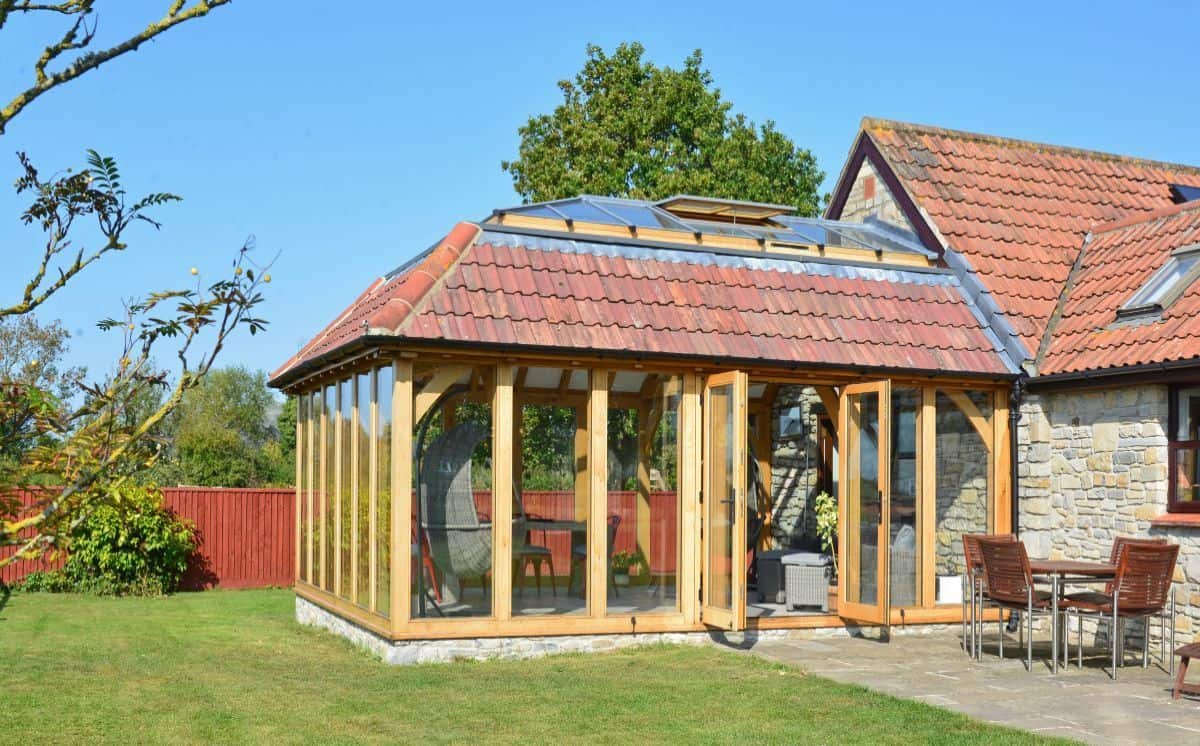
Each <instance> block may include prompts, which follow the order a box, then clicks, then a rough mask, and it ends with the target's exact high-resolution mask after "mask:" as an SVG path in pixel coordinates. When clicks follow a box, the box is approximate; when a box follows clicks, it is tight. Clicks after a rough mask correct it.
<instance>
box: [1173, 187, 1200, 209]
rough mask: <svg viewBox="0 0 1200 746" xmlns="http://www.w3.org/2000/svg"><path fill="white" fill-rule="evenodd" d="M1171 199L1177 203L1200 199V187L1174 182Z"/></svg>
mask: <svg viewBox="0 0 1200 746" xmlns="http://www.w3.org/2000/svg"><path fill="white" fill-rule="evenodd" d="M1171 199H1172V200H1173V201H1174V202H1175V204H1183V203H1184V202H1193V201H1195V200H1198V199H1200V187H1198V186H1188V185H1187V184H1172V185H1171Z"/></svg>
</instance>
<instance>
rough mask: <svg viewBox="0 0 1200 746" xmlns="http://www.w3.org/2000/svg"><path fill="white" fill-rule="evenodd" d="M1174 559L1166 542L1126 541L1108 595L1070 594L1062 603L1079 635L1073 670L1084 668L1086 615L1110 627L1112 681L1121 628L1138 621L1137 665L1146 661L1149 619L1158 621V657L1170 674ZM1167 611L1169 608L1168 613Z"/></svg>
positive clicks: (1120, 645) (1176, 553) (1172, 665)
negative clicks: (1141, 626)
mask: <svg viewBox="0 0 1200 746" xmlns="http://www.w3.org/2000/svg"><path fill="white" fill-rule="evenodd" d="M1178 558H1179V546H1178V545H1176V544H1167V543H1165V542H1148V541H1144V540H1142V541H1137V542H1136V543H1135V542H1133V541H1128V540H1126V541H1125V542H1123V544H1122V546H1121V548H1120V550H1119V553H1118V558H1117V574H1116V578H1115V579H1114V580H1113V581H1112V583H1111V584H1110V585H1111V589H1112V590H1111V591H1110V592H1108V593H1101V592H1098V591H1090V592H1085V593H1069V594H1067V595H1066V596H1065V597H1064V598H1063V601H1062V604H1063V605H1064V606H1065V607H1066V608H1067V609H1069V610H1070V611H1072V612H1074V614H1075V619H1076V624H1077V627H1078V630H1079V647H1078V665H1079V666H1080V667H1082V666H1083V615H1084V614H1089V615H1092V616H1095V617H1097V618H1098V619H1104V620H1106V621H1108V622H1109V647H1110V650H1111V653H1112V671H1111V676H1112V678H1113V679H1116V678H1117V666H1118V665H1120V663H1121V660H1120V659H1121V658H1123V657H1124V656H1119V653H1120V651H1121V649H1122V648H1123V643H1124V635H1123V634H1122V633H1123V631H1124V630H1123V627H1124V623H1123V622H1124V620H1126V619H1142V620H1143V622H1144V624H1145V628H1144V632H1143V634H1142V666H1143V667H1145V666H1146V665H1148V663H1149V657H1150V618H1151V617H1156V616H1157V617H1158V618H1159V620H1160V622H1161V635H1162V640H1161V648H1162V650H1161V655H1162V657H1163V658H1164V659H1169V661H1170V662H1169V663H1168V665H1169V666H1170V670H1171V672H1172V673H1174V671H1175V657H1174V656H1172V655H1168V651H1169V650H1174V648H1175V594H1174V593H1172V589H1171V580H1172V578H1173V577H1174V575H1175V561H1176V560H1177V559H1178ZM1168 606H1169V609H1168ZM1168 623H1169V624H1170V626H1171V647H1170V648H1167V630H1166V626H1167V624H1168Z"/></svg>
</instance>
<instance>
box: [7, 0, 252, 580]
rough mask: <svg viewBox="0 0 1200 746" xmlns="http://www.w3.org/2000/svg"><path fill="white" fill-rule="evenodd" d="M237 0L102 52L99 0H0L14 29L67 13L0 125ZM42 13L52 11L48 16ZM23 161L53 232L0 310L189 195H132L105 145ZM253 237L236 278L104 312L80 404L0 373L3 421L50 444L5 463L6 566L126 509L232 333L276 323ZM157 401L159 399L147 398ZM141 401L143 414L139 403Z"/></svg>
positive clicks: (209, 3) (39, 212)
mask: <svg viewBox="0 0 1200 746" xmlns="http://www.w3.org/2000/svg"><path fill="white" fill-rule="evenodd" d="M164 2H165V0H164ZM228 2H229V0H196V2H194V3H190V4H189V3H188V2H187V0H170V2H169V3H168V4H167V8H166V10H165V12H164V14H163V16H162V17H160V18H159V19H158V20H155V21H153V22H151V23H149V24H147V25H146V27H145V28H143V29H142V30H141V31H138V32H136V33H133V34H132V35H130V36H129V37H127V38H126V39H124V40H123V41H120V42H118V43H116V44H114V45H113V46H111V47H107V48H103V49H97V48H92V42H93V40H94V38H95V30H96V24H95V21H94V18H93V15H92V14H93V10H94V7H93V6H94V5H95V2H94V0H63V1H62V2H49V3H35V2H30V1H28V0H0V31H10V32H11V31H13V28H12V27H10V26H9V25H8V24H10V23H12V22H13V21H14V19H16V18H18V17H22V16H28V17H32V18H33V19H34V23H33V24H31V27H32V28H33V29H37V30H40V29H44V28H49V27H50V23H53V22H54V21H55V19H58V20H63V21H65V27H64V31H63V33H62V34H61V36H57V37H53V38H51V39H50V40H48V42H47V44H46V46H45V47H44V51H43V52H42V53H41V55H40V56H39V57H38V58H37V59H36V60H33V61H32V62H26V63H24V64H22V63H21V62H20V61H18V60H7V61H11V62H12V63H14V65H15V66H17V67H18V69H25V68H30V69H32V73H33V81H32V82H31V84H30V85H29V86H28V87H26V88H24V89H23V90H20V91H18V92H17V93H16V94H15V95H14V96H13V97H12V98H11V99H9V101H8V103H7V104H0V134H3V133H4V131H5V128H6V127H7V125H8V124H9V123H10V122H11V121H12V120H13V119H14V118H15V117H17V116H18V115H20V114H21V113H23V112H24V111H26V109H27V107H28V106H29V105H30V104H32V103H33V102H34V101H36V100H37V99H38V98H39V97H41V96H42V95H44V94H45V93H47V92H49V91H51V90H54V89H56V88H58V87H60V86H62V85H64V84H66V83H68V82H70V81H72V80H74V79H76V78H78V77H80V76H81V75H83V74H84V73H87V72H90V71H92V70H95V69H96V68H97V67H99V66H100V65H101V64H103V63H104V62H107V61H109V60H112V59H114V58H116V57H118V56H120V55H123V54H126V53H128V52H131V51H133V50H135V49H137V48H138V47H139V46H140V45H141V44H142V43H144V42H146V41H148V40H150V39H153V38H156V37H157V36H159V35H160V34H162V33H164V32H166V31H167V30H169V29H171V28H174V27H175V26H177V25H179V24H181V23H184V22H187V21H189V20H193V19H196V18H200V17H203V16H204V15H206V14H208V13H209V12H211V11H212V10H213V9H214V8H216V7H218V6H221V5H225V4H227V3H228ZM38 17H44V18H45V21H42V22H38V21H37V18H38ZM20 33H26V34H28V33H29V31H28V30H22V31H21V32H20ZM10 38H11V33H10ZM3 100H4V99H3V98H0V101H3ZM18 159H19V162H20V166H21V173H20V176H19V178H18V179H17V181H16V191H17V194H18V195H27V196H28V198H30V199H31V204H30V206H29V208H28V209H27V210H26V211H25V212H24V213H23V214H22V216H21V219H22V221H23V222H24V223H25V224H26V225H29V226H33V227H35V228H37V229H39V230H40V231H41V233H42V235H43V240H42V245H41V246H39V247H37V248H36V249H35V250H33V251H32V252H30V253H31V254H32V255H33V256H34V257H36V259H35V268H34V269H33V271H32V272H31V274H30V275H29V277H28V281H27V282H26V283H25V284H24V289H23V290H22V291H21V292H20V294H19V297H17V298H15V299H13V300H12V301H11V302H8V301H0V319H20V318H23V317H27V316H28V315H29V314H31V313H33V312H34V311H36V310H37V309H38V308H39V307H40V306H41V305H42V304H43V303H45V302H46V301H48V300H49V299H51V298H52V297H54V296H55V295H56V294H58V293H59V292H61V291H62V290H63V289H64V288H65V287H67V286H68V285H69V284H70V283H71V281H72V280H73V279H74V278H75V277H76V276H78V275H79V274H80V273H81V272H83V271H85V270H86V269H87V268H88V267H89V266H91V265H92V264H94V263H95V262H97V261H99V260H100V259H102V258H104V257H105V256H106V255H108V254H110V253H113V252H121V251H124V250H126V249H127V248H128V244H127V243H126V242H125V239H126V237H127V233H128V232H129V229H130V228H131V227H132V226H133V225H134V224H135V223H144V224H147V225H150V226H152V227H157V226H158V223H157V222H155V219H154V218H153V217H151V213H152V212H153V211H154V210H156V209H157V208H160V207H163V206H165V205H167V204H169V203H171V202H175V201H177V200H178V199H179V198H178V197H176V196H175V195H173V194H168V193H156V194H149V195H146V196H144V197H140V198H136V199H135V198H132V197H130V196H129V195H128V194H127V192H126V190H125V188H124V186H123V185H122V183H121V173H120V171H119V170H118V168H117V165H116V163H115V162H114V161H113V159H111V158H107V157H104V156H101V155H100V154H98V153H96V152H95V151H88V157H87V165H86V167H84V168H82V169H80V170H78V171H73V170H66V171H60V172H59V174H58V175H56V176H55V177H52V178H43V177H42V176H41V174H40V173H39V171H38V169H37V168H35V167H34V165H33V164H32V163H31V162H30V160H29V159H28V158H27V157H26V156H25V155H24V154H23V153H19V154H18ZM86 225H91V226H92V227H93V229H94V231H95V234H96V235H98V239H99V240H98V242H97V243H96V244H94V245H92V246H88V245H86V244H85V240H86V239H85V238H80V236H79V232H80V230H81V226H86ZM250 248H251V247H250V245H249V244H247V245H244V246H243V247H242V248H241V249H240V250H239V251H237V252H236V256H235V259H234V261H233V263H232V267H231V268H230V274H229V275H228V276H227V277H226V278H223V279H218V280H216V281H214V282H212V283H210V284H208V285H207V286H205V285H203V284H201V282H200V281H199V278H196V283H195V285H194V286H192V287H176V288H172V289H168V290H163V291H156V292H150V293H147V294H146V295H145V296H144V297H142V298H137V299H133V300H131V301H128V302H126V303H125V304H124V307H123V309H122V310H121V312H120V313H118V314H116V315H114V316H112V317H109V318H107V319H104V320H102V321H100V322H99V324H98V326H99V328H100V329H101V330H102V331H107V332H109V333H111V334H112V335H114V337H115V339H114V342H115V347H116V350H115V352H116V354H115V356H114V359H115V361H116V362H115V364H114V365H113V371H114V372H113V373H112V374H111V375H110V376H109V377H107V378H106V379H104V380H103V381H100V382H98V383H94V384H83V385H81V390H82V391H83V397H82V399H83V403H82V404H79V405H77V406H76V405H72V404H71V403H69V402H68V401H66V400H65V399H64V398H63V397H61V396H59V395H58V394H57V393H56V392H54V391H50V390H47V389H46V388H44V387H43V385H42V384H40V383H38V382H37V381H34V382H27V381H21V380H12V379H5V380H0V422H4V421H18V420H20V419H22V418H25V419H27V421H29V422H31V423H32V427H33V428H34V430H35V433H36V438H35V439H36V440H37V442H38V445H37V446H35V447H34V448H32V449H31V450H30V451H29V452H28V453H26V454H25V457H24V458H22V459H21V460H20V461H19V462H18V463H16V464H6V465H5V464H0V547H4V546H7V547H13V548H14V549H15V551H14V552H11V553H7V556H6V557H4V558H3V559H0V566H3V565H5V564H8V563H10V562H13V561H15V560H17V559H20V558H22V557H30V556H36V555H37V554H39V553H41V552H42V551H45V550H47V549H52V548H56V547H58V546H59V545H60V543H61V541H65V540H66V539H67V538H68V537H69V535H70V533H71V531H72V529H73V528H75V527H77V526H79V525H81V524H82V523H83V522H84V521H86V520H87V518H88V517H89V516H90V515H92V514H94V513H95V512H96V511H97V510H98V509H100V508H102V507H105V506H111V507H114V508H116V509H124V508H125V507H127V505H128V503H129V500H128V499H127V491H123V489H122V488H123V486H124V485H126V484H127V483H128V482H129V481H130V480H131V479H134V478H136V477H137V476H138V475H139V474H142V473H143V472H144V471H145V469H146V468H147V467H148V466H150V465H153V463H154V462H155V460H156V459H157V457H158V454H159V450H158V449H157V447H156V444H155V442H154V439H153V438H152V437H151V436H152V434H153V433H154V432H155V431H156V430H157V429H158V428H160V427H161V426H162V423H163V422H164V421H165V420H166V419H167V418H168V416H169V415H170V414H171V412H173V411H174V410H175V408H176V407H177V406H179V403H180V402H181V401H182V399H183V397H184V394H185V393H186V392H187V391H189V390H191V389H193V388H195V387H196V386H197V385H199V384H200V382H201V381H202V380H203V379H204V377H205V375H207V374H208V372H209V371H210V370H211V369H212V366H213V364H214V362H215V361H216V358H217V356H218V355H219V353H220V352H221V350H222V349H223V348H224V346H225V344H226V343H227V341H228V340H229V338H230V336H231V335H232V334H234V333H235V332H236V331H238V330H239V329H245V330H247V331H249V332H250V333H251V334H254V333H257V332H259V331H262V330H263V329H265V328H266V322H265V321H264V320H262V319H260V318H257V317H255V316H254V310H255V308H256V307H257V306H258V305H259V304H260V303H261V301H262V295H261V292H260V290H261V287H262V284H263V283H265V282H269V281H270V276H269V275H268V274H266V272H265V271H263V270H262V268H259V267H257V266H256V265H255V264H254V263H253V262H252V261H251V259H250V257H249V252H250ZM193 274H194V275H196V274H198V272H197V271H195V270H193ZM164 347H165V348H166V350H164V349H163V348H164ZM156 350H157V351H159V352H165V353H166V355H167V357H168V359H171V360H174V361H175V366H174V371H173V372H172V371H169V370H166V369H163V368H159V367H158V366H156V365H155V364H154V363H153V360H154V353H155V351H156ZM148 392H154V393H156V394H157V398H156V397H155V396H150V395H148ZM152 400H153V401H157V402H158V405H157V407H155V408H153V409H150V410H149V411H148V412H147V411H146V410H145V409H138V407H142V406H144V404H145V402H147V401H152ZM139 411H140V412H142V414H136V412H139ZM3 438H4V436H3V434H0V450H6V449H7V448H8V446H9V442H7V441H3V440H2V439H3ZM35 484H42V485H45V484H51V485H55V486H54V487H53V488H52V489H44V490H42V491H40V492H39V493H38V494H39V495H40V496H41V497H40V498H39V500H37V501H36V503H35V504H34V505H33V506H32V507H27V506H23V505H22V504H21V503H20V501H18V500H17V499H16V498H15V496H14V495H13V489H14V488H20V487H26V486H30V485H35Z"/></svg>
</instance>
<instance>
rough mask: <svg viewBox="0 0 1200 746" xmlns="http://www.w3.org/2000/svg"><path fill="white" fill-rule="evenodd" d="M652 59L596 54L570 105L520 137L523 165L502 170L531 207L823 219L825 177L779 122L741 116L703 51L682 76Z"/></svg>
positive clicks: (562, 84) (636, 51) (631, 51)
mask: <svg viewBox="0 0 1200 746" xmlns="http://www.w3.org/2000/svg"><path fill="white" fill-rule="evenodd" d="M644 51H645V49H644V48H643V47H642V45H641V44H638V43H632V44H621V45H620V46H618V47H617V48H616V50H615V51H614V52H613V53H612V54H611V55H609V54H606V53H605V52H604V51H603V50H602V49H601V48H600V47H597V46H594V45H589V46H588V48H587V59H586V61H585V62H584V65H583V69H582V70H581V71H580V72H579V73H578V74H577V75H576V76H575V79H574V80H561V81H559V83H558V86H559V88H560V89H562V93H563V102H562V104H560V105H559V106H558V107H556V108H555V109H554V112H553V113H551V114H539V115H537V116H534V117H531V118H530V119H529V121H528V122H526V124H525V125H524V126H522V127H521V128H520V129H519V133H520V135H521V145H520V150H519V156H518V158H517V159H516V160H515V161H504V162H503V163H502V164H501V166H502V168H503V169H504V170H505V171H507V172H509V173H510V174H511V175H512V179H513V186H514V187H515V188H516V190H517V193H518V194H520V195H521V197H522V198H523V199H524V200H525V201H532V202H539V201H543V200H552V199H561V198H564V197H573V196H575V195H578V194H597V195H610V196H617V197H633V198H639V199H661V198H663V197H668V196H670V195H672V194H699V195H706V196H712V197H723V198H729V199H742V200H752V201H759V202H776V203H783V204H787V205H794V206H795V207H796V209H797V211H798V212H800V213H801V214H803V215H815V214H816V213H817V211H818V209H819V207H820V198H819V196H818V191H817V190H818V187H819V186H820V184H821V180H822V179H824V177H825V175H824V173H822V172H821V171H820V170H819V169H818V168H817V162H816V159H815V158H814V157H813V155H812V153H810V152H809V151H807V150H805V149H803V148H799V147H797V146H796V144H795V143H793V142H792V141H791V140H790V139H788V137H787V136H785V135H783V134H782V133H780V132H779V131H778V130H776V129H775V124H774V122H772V121H770V120H768V121H767V122H765V123H764V124H762V125H761V126H760V125H756V124H754V123H753V122H751V121H749V120H748V119H747V118H746V117H745V116H744V115H742V114H732V113H731V109H732V104H730V103H729V102H727V101H724V100H722V98H721V91H720V89H718V88H716V87H714V85H713V78H712V74H711V73H710V72H709V71H708V70H706V69H704V67H703V62H704V60H703V56H702V54H701V52H700V50H696V51H695V52H693V53H692V54H691V55H690V56H689V57H688V58H687V59H685V60H684V63H683V68H682V69H679V70H676V69H673V68H670V67H658V66H656V65H654V64H653V63H650V62H645V61H643V59H642V55H643V53H644Z"/></svg>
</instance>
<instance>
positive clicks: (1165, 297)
mask: <svg viewBox="0 0 1200 746" xmlns="http://www.w3.org/2000/svg"><path fill="white" fill-rule="evenodd" d="M1197 277H1200V244H1193V245H1191V246H1184V247H1183V248H1180V249H1176V250H1175V251H1174V252H1172V253H1171V257H1170V259H1168V260H1167V263H1166V264H1164V265H1163V266H1162V267H1161V268H1160V269H1159V270H1158V271H1157V272H1155V273H1154V274H1153V275H1151V276H1150V279H1149V280H1148V281H1147V282H1146V284H1145V285H1143V286H1142V287H1141V289H1140V290H1138V291H1137V292H1136V293H1134V294H1133V296H1132V297H1130V298H1129V300H1127V301H1125V303H1124V304H1123V305H1122V306H1121V308H1120V309H1118V310H1117V318H1119V319H1120V318H1129V317H1141V316H1153V315H1157V314H1159V313H1162V311H1163V309H1165V308H1167V307H1168V306H1170V305H1171V304H1172V303H1173V302H1174V301H1175V299H1176V298H1178V297H1179V296H1180V295H1182V294H1183V292H1184V291H1185V290H1187V289H1188V286H1189V285H1191V284H1192V283H1193V282H1195V281H1196V278H1197Z"/></svg>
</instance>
